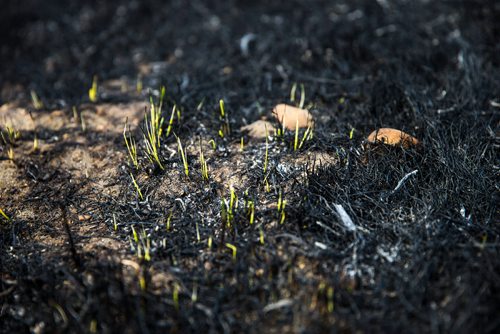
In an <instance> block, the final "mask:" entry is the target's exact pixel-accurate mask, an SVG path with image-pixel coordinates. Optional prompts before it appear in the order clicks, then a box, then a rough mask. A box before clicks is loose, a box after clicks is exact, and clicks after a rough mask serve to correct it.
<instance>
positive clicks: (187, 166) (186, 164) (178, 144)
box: [174, 133, 189, 177]
mask: <svg viewBox="0 0 500 334" xmlns="http://www.w3.org/2000/svg"><path fill="white" fill-rule="evenodd" d="M174 136H175V138H177V147H178V151H179V154H180V155H181V158H182V164H183V165H184V174H186V177H189V165H188V161H187V156H186V152H185V150H184V149H183V148H182V143H181V140H180V138H179V137H177V135H176V134H175V133H174Z"/></svg>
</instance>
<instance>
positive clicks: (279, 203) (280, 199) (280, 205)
mask: <svg viewBox="0 0 500 334" xmlns="http://www.w3.org/2000/svg"><path fill="white" fill-rule="evenodd" d="M282 204H283V198H282V191H281V189H280V191H279V192H278V213H279V212H281V207H282Z"/></svg>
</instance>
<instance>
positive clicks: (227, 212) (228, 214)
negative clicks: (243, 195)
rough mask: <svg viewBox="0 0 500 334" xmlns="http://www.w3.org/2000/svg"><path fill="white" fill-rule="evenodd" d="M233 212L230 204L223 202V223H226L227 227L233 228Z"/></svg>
mask: <svg viewBox="0 0 500 334" xmlns="http://www.w3.org/2000/svg"><path fill="white" fill-rule="evenodd" d="M233 217H234V216H233V210H232V207H231V206H230V204H228V203H227V201H226V200H225V199H222V200H221V218H222V222H223V223H226V226H227V227H231V223H232V221H233Z"/></svg>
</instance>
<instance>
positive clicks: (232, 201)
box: [229, 186, 238, 213]
mask: <svg viewBox="0 0 500 334" xmlns="http://www.w3.org/2000/svg"><path fill="white" fill-rule="evenodd" d="M229 189H230V190H229V192H230V198H229V210H230V212H231V213H232V212H233V208H234V207H235V205H234V204H235V203H236V208H237V207H238V196H236V193H235V192H234V188H233V186H231V187H230V188H229Z"/></svg>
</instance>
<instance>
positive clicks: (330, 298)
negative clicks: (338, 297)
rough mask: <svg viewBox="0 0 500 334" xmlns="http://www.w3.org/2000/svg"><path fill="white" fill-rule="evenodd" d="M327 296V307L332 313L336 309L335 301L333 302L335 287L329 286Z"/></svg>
mask: <svg viewBox="0 0 500 334" xmlns="http://www.w3.org/2000/svg"><path fill="white" fill-rule="evenodd" d="M326 294H327V298H328V304H327V309H328V312H329V313H332V312H333V310H334V306H335V305H334V303H333V294H334V289H333V287H329V288H328V290H327V292H326Z"/></svg>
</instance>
